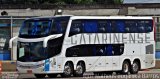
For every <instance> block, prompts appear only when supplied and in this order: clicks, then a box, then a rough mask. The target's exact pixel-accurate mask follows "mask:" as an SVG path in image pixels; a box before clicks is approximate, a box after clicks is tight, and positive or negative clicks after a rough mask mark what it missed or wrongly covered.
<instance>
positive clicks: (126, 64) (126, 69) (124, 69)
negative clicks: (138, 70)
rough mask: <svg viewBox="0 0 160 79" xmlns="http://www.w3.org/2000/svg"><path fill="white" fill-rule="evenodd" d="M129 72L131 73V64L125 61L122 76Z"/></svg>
mask: <svg viewBox="0 0 160 79" xmlns="http://www.w3.org/2000/svg"><path fill="white" fill-rule="evenodd" d="M129 71H130V64H129V62H128V61H124V62H123V65H122V71H121V73H122V74H129Z"/></svg>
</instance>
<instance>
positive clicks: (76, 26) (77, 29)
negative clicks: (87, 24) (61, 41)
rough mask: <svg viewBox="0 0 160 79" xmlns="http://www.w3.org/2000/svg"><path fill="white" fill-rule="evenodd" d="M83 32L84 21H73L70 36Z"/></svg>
mask: <svg viewBox="0 0 160 79" xmlns="http://www.w3.org/2000/svg"><path fill="white" fill-rule="evenodd" d="M81 32H82V21H72V25H71V29H70V36H71V35H75V34H79V33H81Z"/></svg>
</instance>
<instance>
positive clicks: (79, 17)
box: [30, 15, 153, 20]
mask: <svg viewBox="0 0 160 79" xmlns="http://www.w3.org/2000/svg"><path fill="white" fill-rule="evenodd" d="M55 17H71V18H70V19H72V20H74V19H153V18H152V17H144V16H73V15H58V16H42V17H33V18H30V19H52V18H55Z"/></svg>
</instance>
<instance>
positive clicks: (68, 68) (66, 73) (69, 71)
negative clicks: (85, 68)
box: [61, 63, 73, 77]
mask: <svg viewBox="0 0 160 79" xmlns="http://www.w3.org/2000/svg"><path fill="white" fill-rule="evenodd" d="M72 74H73V65H72V64H71V63H66V64H65V66H64V72H63V74H62V75H61V76H62V77H71V75H72Z"/></svg>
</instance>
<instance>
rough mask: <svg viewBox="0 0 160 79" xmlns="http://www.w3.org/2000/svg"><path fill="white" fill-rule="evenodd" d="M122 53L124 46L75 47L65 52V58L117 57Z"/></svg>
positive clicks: (96, 45)
mask: <svg viewBox="0 0 160 79" xmlns="http://www.w3.org/2000/svg"><path fill="white" fill-rule="evenodd" d="M123 52H124V44H94V45H91V44H90V45H87V44H85V45H77V46H73V47H70V48H67V50H66V57H83V56H84V57H85V56H117V55H122V54H123Z"/></svg>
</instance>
